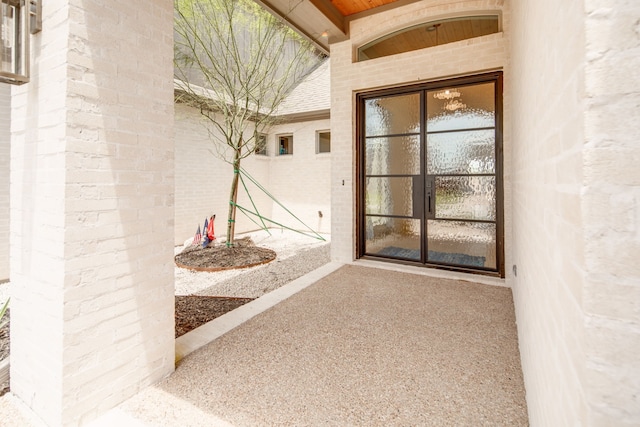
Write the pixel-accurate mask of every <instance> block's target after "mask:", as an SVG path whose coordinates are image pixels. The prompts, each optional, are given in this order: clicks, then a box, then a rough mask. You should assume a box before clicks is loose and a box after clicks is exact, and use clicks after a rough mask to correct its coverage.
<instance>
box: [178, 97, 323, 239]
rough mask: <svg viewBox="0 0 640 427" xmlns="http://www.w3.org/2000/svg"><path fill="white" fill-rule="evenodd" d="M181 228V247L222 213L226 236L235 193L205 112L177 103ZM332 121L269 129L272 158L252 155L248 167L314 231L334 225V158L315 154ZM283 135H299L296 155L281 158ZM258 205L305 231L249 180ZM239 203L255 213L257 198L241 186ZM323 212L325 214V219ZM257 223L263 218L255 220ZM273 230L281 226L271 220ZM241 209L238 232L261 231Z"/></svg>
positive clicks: (220, 232) (219, 231)
mask: <svg viewBox="0 0 640 427" xmlns="http://www.w3.org/2000/svg"><path fill="white" fill-rule="evenodd" d="M175 120H176V155H175V159H176V178H175V183H176V190H175V194H176V207H175V212H176V214H175V215H176V227H175V244H176V245H181V244H183V243H184V242H185V240H187V239H189V238H191V237H193V235H194V234H195V232H196V229H197V228H198V225H200V226H201V227H202V225H203V224H204V219H205V218H206V217H208V216H210V215H212V214H216V222H215V231H216V237H218V238H226V232H227V229H226V225H227V222H226V221H227V212H228V206H229V191H230V185H231V179H232V177H233V174H232V170H231V166H230V165H229V164H228V163H225V162H224V161H222V160H221V158H220V156H219V155H218V154H217V152H216V146H215V145H214V142H212V140H211V139H210V138H209V136H208V131H207V129H206V128H205V127H204V126H203V124H202V121H201V119H200V118H199V112H198V111H197V110H196V109H194V108H190V107H187V106H185V105H184V104H177V105H176V116H175ZM328 129H329V120H328V119H326V120H314V121H307V122H298V123H289V124H281V125H278V126H275V127H273V128H272V129H270V130H269V133H268V135H267V155H266V156H263V155H251V156H249V157H247V158H245V159H243V160H242V167H243V169H245V170H246V171H247V172H248V173H249V174H250V175H251V177H253V178H254V179H255V180H257V181H258V182H259V183H260V184H261V185H262V186H264V187H265V188H266V189H267V190H268V191H269V192H270V193H271V194H272V195H273V196H274V197H275V199H277V200H278V201H279V202H281V203H282V204H283V205H284V206H285V207H286V208H287V209H289V210H290V211H291V212H293V213H294V214H295V215H296V216H297V217H298V218H300V220H301V221H302V222H303V223H304V224H306V225H308V226H309V227H310V228H311V229H312V230H314V231H319V232H324V233H328V232H329V231H330V224H331V212H330V210H331V207H330V201H331V196H330V188H329V176H330V168H331V163H330V162H331V154H330V153H328V154H316V153H315V133H316V131H317V130H328ZM278 134H293V136H294V152H293V153H294V154H293V155H291V156H276V154H275V153H276V144H277V142H276V137H277V135H278ZM245 182H246V184H247V188H248V190H249V192H250V194H251V198H252V199H253V202H254V203H255V204H256V206H257V207H258V210H259V212H260V214H261V215H263V216H265V217H267V218H271V219H272V220H274V221H276V222H278V223H280V224H283V225H285V226H287V227H291V228H294V229H304V228H305V227H304V225H303V224H301V223H300V222H298V221H297V220H296V219H295V218H293V217H292V216H291V215H289V214H288V213H286V211H285V210H284V209H282V208H281V207H279V206H278V205H277V204H276V203H274V202H273V200H272V199H271V198H270V197H269V196H268V195H266V194H265V193H264V192H262V191H261V190H259V189H258V188H257V187H256V186H255V185H254V184H252V183H250V181H249V180H247V179H245ZM238 200H239V201H238V204H239V205H240V206H242V207H245V208H246V209H250V210H251V211H253V210H254V209H253V207H252V206H251V200H249V198H248V197H247V195H246V191H245V190H244V188H243V187H242V186H241V187H240V189H239V198H238ZM318 211H321V212H322V214H323V216H322V218H320V217H319V215H318ZM253 218H254V220H256V221H257V218H255V217H253ZM266 224H267V226H270V227H276V228H277V227H278V225H276V224H272V223H269V222H266ZM259 228H260V226H259V225H257V224H255V223H254V222H252V221H251V220H250V219H249V218H248V217H247V216H246V215H244V214H242V213H241V212H240V211H238V212H237V216H236V233H242V232H246V231H252V230H256V229H259Z"/></svg>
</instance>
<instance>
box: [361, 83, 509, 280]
mask: <svg viewBox="0 0 640 427" xmlns="http://www.w3.org/2000/svg"><path fill="white" fill-rule="evenodd" d="M500 99H501V74H500V73H494V74H491V75H484V76H478V77H475V78H471V79H466V80H456V81H448V82H442V83H440V84H431V85H425V86H424V87H416V88H414V89H402V91H395V92H394V91H386V92H384V93H374V94H365V95H360V96H359V104H358V105H359V118H360V128H359V135H360V138H359V140H360V147H359V148H360V165H359V166H360V186H359V192H360V197H359V203H360V210H359V212H360V214H359V243H360V244H359V255H360V256H365V255H367V256H369V255H371V256H376V257H384V258H390V259H397V260H402V261H413V262H416V263H422V264H427V265H432V266H441V267H446V268H454V269H465V270H468V269H472V270H478V271H485V272H494V273H500V274H503V266H502V258H503V256H502V203H501V200H502V179H501V151H502V150H501V138H500V135H501V129H500V128H501V125H500V117H501V114H500V109H501V102H500Z"/></svg>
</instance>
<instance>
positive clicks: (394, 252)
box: [376, 246, 486, 267]
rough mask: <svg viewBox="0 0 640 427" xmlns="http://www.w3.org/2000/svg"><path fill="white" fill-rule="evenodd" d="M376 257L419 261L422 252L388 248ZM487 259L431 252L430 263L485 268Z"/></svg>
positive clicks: (393, 247) (395, 247)
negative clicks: (382, 256)
mask: <svg viewBox="0 0 640 427" xmlns="http://www.w3.org/2000/svg"><path fill="white" fill-rule="evenodd" d="M376 255H384V256H389V257H394V258H405V259H413V260H419V259H420V250H419V249H406V248H399V247H397V246H387V247H386V248H384V249H382V250H381V251H379V252H377V253H376ZM485 259H486V258H485V257H483V256H473V255H467V254H459V253H449V252H436V251H429V261H433V262H441V263H444V264H458V265H470V266H473V267H484V262H485Z"/></svg>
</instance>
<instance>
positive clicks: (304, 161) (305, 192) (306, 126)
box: [268, 119, 334, 233]
mask: <svg viewBox="0 0 640 427" xmlns="http://www.w3.org/2000/svg"><path fill="white" fill-rule="evenodd" d="M326 130H329V119H325V120H314V121H309V122H299V123H289V124H282V125H278V126H276V127H275V128H274V129H273V130H272V131H271V132H270V134H269V140H268V144H269V153H268V154H269V156H270V157H269V159H270V161H271V167H270V179H269V181H270V187H269V191H270V192H271V193H272V194H273V196H274V197H275V198H276V199H277V200H278V201H279V202H280V203H282V204H283V205H284V206H285V207H286V208H287V209H288V210H290V211H291V212H292V213H293V214H294V215H295V216H296V217H298V219H299V220H300V221H298V220H297V219H295V218H293V217H292V216H291V215H290V214H289V213H287V212H286V211H285V210H284V209H283V208H281V207H280V206H278V205H277V204H274V206H273V219H274V220H275V221H277V222H279V223H281V224H283V225H285V226H287V227H290V228H293V229H297V230H304V231H307V232H308V231H309V230H308V229H309V228H310V229H311V230H313V231H315V232H320V233H329V232H330V231H331V187H330V177H331V159H332V157H333V155H334V154H333V152H332V153H320V154H318V153H316V132H317V131H326ZM279 134H293V154H292V155H283V156H278V155H275V153H276V147H277V143H278V142H277V136H278V135H279ZM332 138H333V135H332ZM331 149H332V151H333V139H332V146H331ZM318 212H322V217H320V215H319V214H318Z"/></svg>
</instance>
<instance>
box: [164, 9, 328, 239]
mask: <svg viewBox="0 0 640 427" xmlns="http://www.w3.org/2000/svg"><path fill="white" fill-rule="evenodd" d="M175 5H176V15H175V42H174V44H175V74H176V79H177V80H178V81H179V82H180V83H179V85H180V90H179V91H178V99H177V101H178V102H186V103H188V104H190V105H193V106H196V107H198V108H199V109H200V112H201V114H202V116H203V117H204V118H205V119H206V120H205V122H206V123H207V130H208V133H209V137H210V138H211V140H212V142H214V146H215V147H216V152H217V154H218V156H219V157H220V158H221V159H222V160H224V161H226V162H228V163H230V164H231V165H232V167H233V178H232V180H231V188H230V194H229V212H228V218H227V220H228V224H227V246H233V244H234V234H235V220H236V202H237V197H238V178H239V173H240V163H241V161H242V159H244V158H245V157H247V156H250V155H251V154H252V153H254V152H255V151H256V150H260V149H262V148H263V145H264V143H265V142H264V141H263V140H262V139H261V138H259V135H260V134H261V133H267V131H268V128H269V127H271V126H272V125H273V124H274V123H275V121H276V117H275V114H274V113H275V112H276V109H277V107H278V105H279V104H280V103H281V102H282V100H283V99H284V97H285V96H286V95H287V93H288V92H289V90H290V89H291V87H292V86H293V85H294V84H295V83H296V82H297V81H299V80H300V79H301V78H302V77H304V76H305V75H306V74H307V73H308V72H309V71H311V70H312V69H313V67H314V66H315V65H317V64H318V62H319V60H320V57H319V56H318V54H317V53H316V50H315V49H314V48H313V46H312V45H311V43H309V42H308V41H306V40H304V39H302V38H301V37H300V36H298V35H297V34H296V33H295V32H294V31H293V30H291V29H290V28H289V27H288V26H286V25H285V24H284V23H283V22H282V21H281V20H280V19H279V18H276V17H275V16H273V15H272V14H270V13H268V12H267V11H265V10H264V9H263V8H261V7H260V6H259V5H257V4H256V3H255V2H254V1H252V0H177V1H176V3H175Z"/></svg>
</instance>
